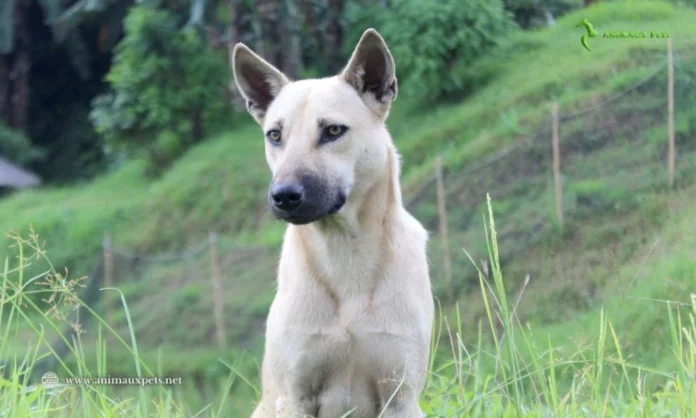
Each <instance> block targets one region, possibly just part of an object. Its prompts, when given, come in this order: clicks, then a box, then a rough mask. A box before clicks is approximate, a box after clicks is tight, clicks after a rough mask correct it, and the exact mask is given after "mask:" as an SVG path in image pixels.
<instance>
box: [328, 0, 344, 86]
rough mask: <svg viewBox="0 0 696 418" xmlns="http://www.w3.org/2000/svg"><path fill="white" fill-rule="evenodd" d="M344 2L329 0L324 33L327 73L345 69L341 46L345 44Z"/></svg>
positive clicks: (341, 0) (342, 0)
mask: <svg viewBox="0 0 696 418" xmlns="http://www.w3.org/2000/svg"><path fill="white" fill-rule="evenodd" d="M343 4H344V0H328V4H327V9H326V30H325V31H324V37H325V38H324V57H325V58H326V63H327V72H328V73H329V74H333V73H335V72H337V71H339V70H341V68H342V67H343V64H344V62H343V59H342V57H341V45H342V44H343V27H342V26H341V14H342V13H343Z"/></svg>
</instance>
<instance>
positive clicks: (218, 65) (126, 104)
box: [91, 6, 229, 173]
mask: <svg viewBox="0 0 696 418" xmlns="http://www.w3.org/2000/svg"><path fill="white" fill-rule="evenodd" d="M228 77H229V72H228V66H227V65H226V62H225V60H224V59H223V58H222V57H220V56H218V55H217V54H216V53H215V51H213V50H212V49H211V48H209V47H208V45H207V44H206V42H205V40H204V39H203V38H202V36H201V35H200V33H199V32H198V31H197V30H195V28H194V27H191V26H189V25H183V27H182V24H181V21H180V19H179V17H178V16H176V15H175V14H173V13H171V12H168V11H167V10H161V9H160V10H158V9H154V8H151V7H146V6H136V7H133V8H132V9H131V11H130V13H129V14H128V17H127V18H126V22H125V36H124V38H123V39H122V40H121V42H119V44H118V45H117V46H116V49H115V55H114V60H113V65H112V67H111V69H110V71H109V73H108V74H107V80H108V82H109V83H110V85H111V88H112V91H111V92H109V93H107V94H104V95H101V96H98V97H97V98H95V100H94V102H93V110H92V113H91V117H92V121H93V123H94V125H95V127H96V129H97V131H98V132H99V133H101V134H103V135H104V137H105V140H106V145H107V147H108V149H109V150H111V151H122V152H124V153H125V154H126V155H129V156H139V155H141V154H144V155H145V156H147V158H148V160H149V161H150V162H151V163H152V167H151V168H152V170H153V172H154V173H157V172H160V171H161V170H163V169H164V168H167V167H168V166H169V164H171V162H172V161H173V160H174V159H175V158H177V157H178V156H179V155H181V154H182V153H183V151H185V150H186V149H187V148H188V147H190V146H191V145H193V144H195V143H197V142H199V141H201V140H202V139H203V137H204V135H205V127H206V124H209V123H214V122H215V121H216V119H217V118H219V117H220V115H221V112H222V110H223V109H224V99H225V96H224V94H223V93H224V91H225V90H226V80H227V79H228Z"/></svg>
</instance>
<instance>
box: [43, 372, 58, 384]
mask: <svg viewBox="0 0 696 418" xmlns="http://www.w3.org/2000/svg"><path fill="white" fill-rule="evenodd" d="M41 384H42V385H57V384H58V375H57V374H55V373H53V372H46V373H44V375H43V376H41Z"/></svg>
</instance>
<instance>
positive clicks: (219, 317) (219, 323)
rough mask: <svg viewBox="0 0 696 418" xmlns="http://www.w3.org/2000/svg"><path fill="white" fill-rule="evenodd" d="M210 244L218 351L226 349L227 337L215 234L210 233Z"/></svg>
mask: <svg viewBox="0 0 696 418" xmlns="http://www.w3.org/2000/svg"><path fill="white" fill-rule="evenodd" d="M208 238H209V243H210V267H211V272H212V276H211V279H212V281H213V313H214V315H215V335H216V337H217V342H218V347H219V348H220V350H225V349H226V348H227V337H226V333H225V317H224V312H223V297H222V278H221V273H220V260H219V258H218V252H217V234H216V233H214V232H211V233H210V235H209V237H208Z"/></svg>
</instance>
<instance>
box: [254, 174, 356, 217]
mask: <svg viewBox="0 0 696 418" xmlns="http://www.w3.org/2000/svg"><path fill="white" fill-rule="evenodd" d="M345 203H346V195H345V193H343V192H342V191H336V190H335V189H333V190H332V189H331V188H329V187H328V186H326V185H324V184H322V183H321V182H319V181H317V180H316V179H314V178H313V177H310V176H304V177H303V178H302V180H301V181H299V182H282V181H281V182H275V181H274V182H273V183H272V184H271V187H270V190H269V192H268V204H269V206H270V208H271V212H273V215H274V216H275V217H276V218H277V219H281V220H284V221H286V222H289V223H292V224H295V225H305V224H308V223H311V222H314V221H318V220H320V219H323V218H325V217H327V216H331V215H333V214H335V213H337V212H338V211H340V210H341V208H343V206H344V205H345Z"/></svg>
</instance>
